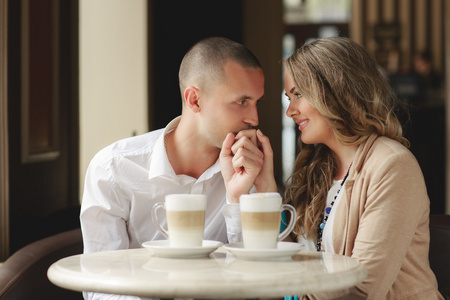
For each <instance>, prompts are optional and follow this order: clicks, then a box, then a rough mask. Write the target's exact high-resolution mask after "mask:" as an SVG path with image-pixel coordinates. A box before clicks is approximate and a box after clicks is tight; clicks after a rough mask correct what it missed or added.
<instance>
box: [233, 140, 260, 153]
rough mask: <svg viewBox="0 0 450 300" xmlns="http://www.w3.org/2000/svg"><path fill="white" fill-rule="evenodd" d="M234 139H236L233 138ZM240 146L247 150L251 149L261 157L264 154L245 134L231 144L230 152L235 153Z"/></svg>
mask: <svg viewBox="0 0 450 300" xmlns="http://www.w3.org/2000/svg"><path fill="white" fill-rule="evenodd" d="M235 140H236V139H235ZM241 148H244V149H247V150H248V151H251V152H253V153H255V154H257V155H259V156H261V157H263V156H264V154H263V152H262V151H261V149H259V148H258V147H257V146H256V145H255V144H254V143H253V142H251V141H250V140H249V139H248V138H247V137H246V136H243V137H241V138H240V139H239V140H237V141H236V142H235V143H234V144H233V146H232V147H231V151H232V153H234V154H236V153H237V151H238V150H239V149H241Z"/></svg>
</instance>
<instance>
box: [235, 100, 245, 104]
mask: <svg viewBox="0 0 450 300" xmlns="http://www.w3.org/2000/svg"><path fill="white" fill-rule="evenodd" d="M244 101H245V100H239V101H236V104H239V105H242V104H244Z"/></svg>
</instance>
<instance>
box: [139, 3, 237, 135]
mask: <svg viewBox="0 0 450 300" xmlns="http://www.w3.org/2000/svg"><path fill="white" fill-rule="evenodd" d="M148 5H149V14H148V15H149V35H150V38H149V49H151V51H150V53H153V57H151V58H150V61H151V62H150V63H151V66H150V68H149V73H150V76H149V78H150V83H149V91H150V95H151V99H152V103H151V107H150V114H151V115H150V117H149V120H153V122H152V121H150V122H151V124H149V128H150V129H157V128H163V127H165V126H166V125H167V123H169V122H170V121H171V120H172V119H173V118H175V117H176V116H179V115H180V114H181V95H180V89H179V86H178V69H179V67H180V63H181V60H182V59H183V56H184V54H185V53H186V52H187V51H188V50H189V48H190V47H191V46H192V45H193V44H194V43H195V42H197V41H199V40H200V39H202V38H205V37H209V36H224V37H227V38H230V39H232V40H234V41H236V42H242V34H241V32H242V22H241V15H242V1H240V0H229V1H222V2H219V1H210V0H201V1H198V0H197V1H149V4H148Z"/></svg>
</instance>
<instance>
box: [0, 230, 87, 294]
mask: <svg viewBox="0 0 450 300" xmlns="http://www.w3.org/2000/svg"><path fill="white" fill-rule="evenodd" d="M82 252H83V240H82V236H81V229H80V228H77V229H73V230H69V231H65V232H63V233H59V234H56V235H53V236H50V237H47V238H44V239H41V240H39V241H36V242H33V243H31V244H29V245H27V246H25V247H23V248H21V249H20V250H18V251H17V252H15V253H14V254H13V255H11V256H10V257H9V258H8V259H7V260H6V261H5V262H4V263H3V264H2V265H0V300H25V299H58V300H59V299H65V300H72V299H73V300H75V299H78V300H80V299H83V297H82V294H81V293H79V292H73V291H69V290H65V289H62V288H60V287H57V286H56V285H54V284H52V283H51V282H50V281H49V280H48V278H47V270H48V268H49V267H50V265H51V264H53V263H54V262H56V261H57V260H59V259H61V258H63V257H66V256H70V255H75V254H81V253H82Z"/></svg>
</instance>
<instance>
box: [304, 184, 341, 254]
mask: <svg viewBox="0 0 450 300" xmlns="http://www.w3.org/2000/svg"><path fill="white" fill-rule="evenodd" d="M341 184H342V180H334V181H333V185H332V186H331V188H330V190H329V191H328V195H327V205H326V206H327V207H331V212H330V214H329V215H328V221H327V222H326V225H325V228H324V230H323V234H322V244H323V246H324V249H325V252H330V253H333V252H334V250H333V249H334V248H333V242H332V241H333V223H334V218H335V211H336V208H337V206H338V205H339V202H340V200H341V198H342V194H343V191H341V192H339V194H337V191H338V190H339V188H340V187H341ZM336 194H337V197H336V200H335V199H334V197H335V196H336ZM333 200H335V202H334V204H333V205H331V202H332V201H333ZM324 214H325V210H324ZM297 242H298V243H299V244H301V245H303V249H305V250H309V251H316V246H317V245H316V243H315V242H314V241H313V240H310V239H307V238H305V237H304V236H303V235H300V236H299V238H298V240H297Z"/></svg>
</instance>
